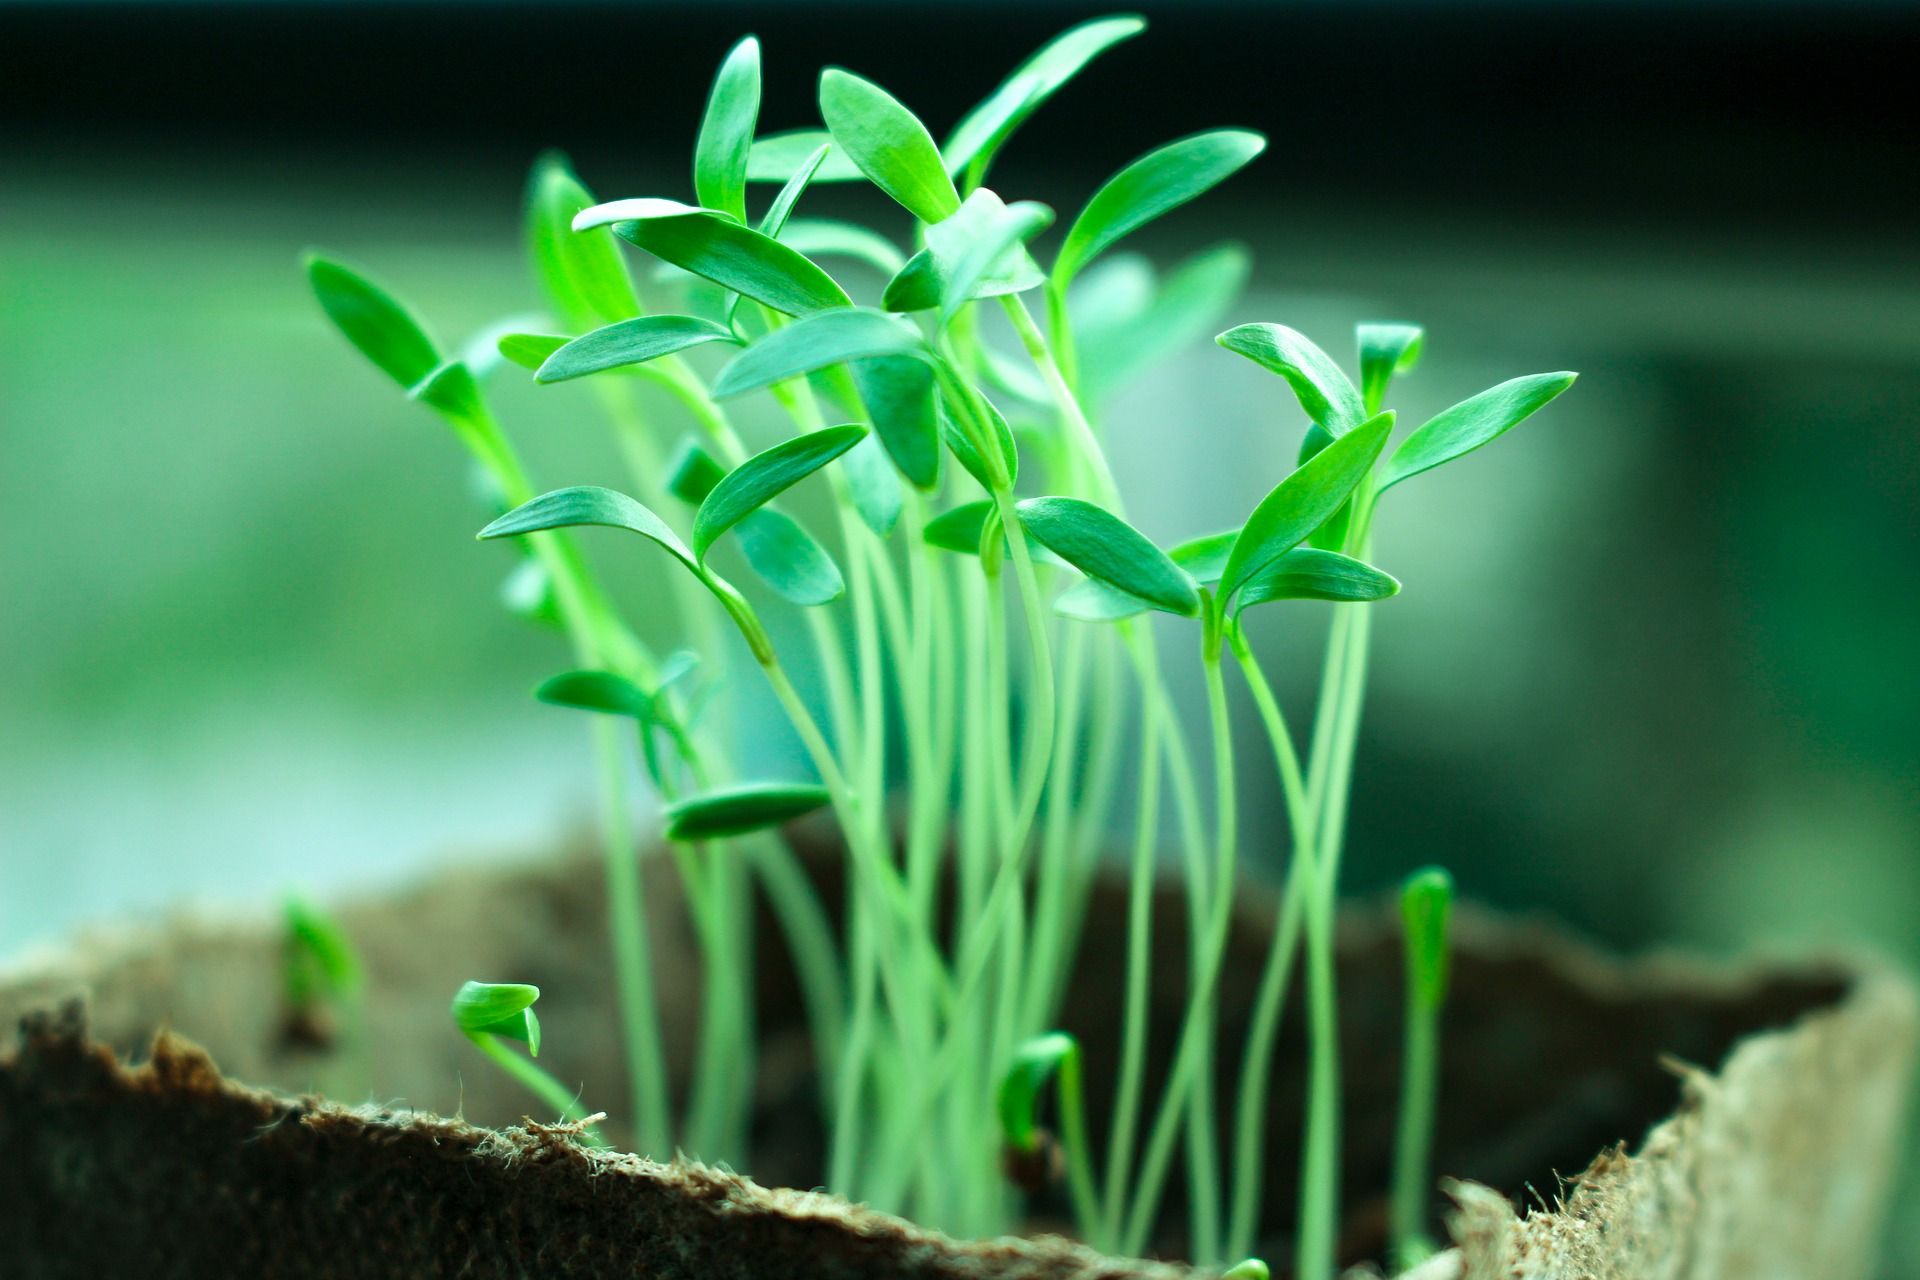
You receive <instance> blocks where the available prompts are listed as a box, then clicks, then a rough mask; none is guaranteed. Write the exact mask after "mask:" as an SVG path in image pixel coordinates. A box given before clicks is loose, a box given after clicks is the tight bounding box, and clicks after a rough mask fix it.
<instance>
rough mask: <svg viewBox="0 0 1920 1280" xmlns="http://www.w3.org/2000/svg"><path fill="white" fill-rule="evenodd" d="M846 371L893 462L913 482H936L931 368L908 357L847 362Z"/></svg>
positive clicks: (927, 485) (937, 455) (937, 468)
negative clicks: (851, 377)
mask: <svg viewBox="0 0 1920 1280" xmlns="http://www.w3.org/2000/svg"><path fill="white" fill-rule="evenodd" d="M847 369H848V371H849V372H850V373H851V374H852V375H853V383H854V387H855V389H856V390H858V392H859V393H860V399H861V401H862V403H864V404H865V405H866V409H867V413H868V415H869V416H870V417H871V418H872V419H873V430H874V434H875V435H877V436H878V437H879V438H880V443H881V445H882V446H884V447H885V449H886V451H887V456H888V457H890V458H892V459H893V465H894V466H896V467H898V468H900V474H902V475H904V476H905V477H906V478H907V479H908V480H910V481H912V482H913V484H914V485H916V486H917V487H919V488H921V489H932V488H934V487H935V486H936V485H938V484H939V483H940V428H939V423H938V421H937V419H936V417H935V413H934V404H933V369H932V367H931V366H930V365H928V364H927V362H926V361H924V360H917V359H915V358H914V357H912V356H897V355H896V356H871V357H868V358H866V359H863V360H851V361H848V363H847Z"/></svg>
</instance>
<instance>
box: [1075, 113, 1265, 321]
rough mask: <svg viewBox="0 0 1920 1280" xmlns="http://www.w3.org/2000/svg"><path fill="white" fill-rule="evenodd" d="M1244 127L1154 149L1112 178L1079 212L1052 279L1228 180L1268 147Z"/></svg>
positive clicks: (1198, 135) (1191, 138) (1077, 266)
mask: <svg viewBox="0 0 1920 1280" xmlns="http://www.w3.org/2000/svg"><path fill="white" fill-rule="evenodd" d="M1266 147H1267V140H1266V139H1265V138H1263V137H1261V136H1260V135H1259V134H1257V133H1251V132H1249V131H1247V130H1245V129H1215V130H1212V131H1211V132H1208V133H1196V134H1194V135H1193V136H1191V137H1187V138H1182V139H1180V140H1179V141H1178V142H1170V143H1168V144H1167V145H1166V146H1164V147H1161V148H1160V149H1158V150H1157V151H1149V152H1148V153H1147V154H1146V155H1143V156H1141V157H1140V158H1139V159H1138V160H1135V161H1134V162H1133V163H1132V164H1129V165H1128V166H1127V167H1126V168H1124V169H1122V170H1120V172H1118V173H1116V174H1114V175H1113V177H1111V178H1109V179H1107V182H1106V185H1105V186H1103V187H1101V188H1100V189H1099V190H1098V191H1096V192H1094V194H1093V199H1091V200H1089V201H1087V207H1086V208H1085V209H1082V210H1081V211H1080V216H1079V217H1078V218H1076V219H1075V220H1074V223H1073V227H1072V228H1071V229H1070V230H1069V231H1068V232H1067V238H1066V240H1065V241H1064V242H1063V243H1062V244H1061V246H1060V256H1059V257H1058V258H1056V259H1055V260H1054V264H1053V282H1054V286H1055V287H1056V288H1061V289H1064V288H1065V287H1066V286H1067V284H1068V282H1070V281H1071V280H1072V279H1073V277H1074V276H1075V275H1076V274H1077V273H1078V272H1079V271H1080V269H1081V268H1082V267H1084V266H1086V265H1087V264H1088V263H1089V262H1092V261H1093V260H1094V259H1095V258H1096V257H1098V256H1099V255H1100V254H1101V252H1102V251H1103V250H1105V249H1107V248H1108V247H1109V246H1111V245H1112V244H1113V243H1114V241H1116V240H1118V239H1120V238H1121V237H1122V236H1124V235H1127V234H1128V233H1130V232H1132V231H1135V230H1138V229H1139V228H1140V227H1142V226H1144V225H1146V224H1147V223H1149V222H1151V221H1153V220H1154V219H1155V218H1157V217H1159V216H1160V215H1161V214H1163V213H1166V212H1168V211H1169V210H1172V209H1177V208H1179V207H1180V206H1181V205H1183V204H1185V203H1186V202H1187V201H1189V200H1191V199H1193V198H1194V197H1195V196H1198V195H1200V194H1201V193H1203V192H1205V191H1207V190H1208V189H1209V188H1211V187H1213V186H1216V185H1217V184H1219V183H1221V182H1223V181H1225V180H1226V179H1227V178H1229V177H1231V176H1232V175H1233V174H1235V173H1236V172H1238V171H1239V170H1240V169H1241V168H1242V167H1243V166H1244V165H1246V164H1247V162H1248V161H1250V160H1252V159H1253V158H1254V157H1255V156H1257V155H1259V154H1260V153H1261V152H1262V151H1264V150H1266Z"/></svg>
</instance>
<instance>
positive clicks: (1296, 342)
mask: <svg viewBox="0 0 1920 1280" xmlns="http://www.w3.org/2000/svg"><path fill="white" fill-rule="evenodd" d="M1214 341H1215V342H1217V343H1219V344H1220V345H1221V346H1223V347H1225V348H1226V349H1227V350H1229V351H1232V352H1236V353H1238V354H1240V355H1243V356H1245V357H1246V358H1247V359H1249V360H1251V361H1253V362H1254V363H1255V364H1257V365H1259V366H1260V367H1261V368H1263V369H1266V370H1268V371H1269V372H1271V373H1277V374H1279V375H1280V376H1281V377H1282V378H1284V379H1286V382H1287V385H1288V386H1289V387H1292V388H1293V394H1294V397H1295V398H1296V399H1298V400H1299V401H1300V407H1301V408H1302V409H1304V410H1305V411H1306V414H1307V417H1309V418H1311V419H1313V421H1314V423H1315V425H1317V426H1319V427H1321V428H1322V429H1323V430H1325V431H1326V432H1327V433H1328V434H1329V435H1335V436H1341V435H1345V434H1346V433H1347V432H1349V431H1351V430H1353V429H1354V428H1355V427H1357V426H1359V425H1360V424H1361V423H1362V422H1364V421H1365V420H1366V418H1367V412H1366V407H1365V405H1364V404H1363V403H1362V402H1361V399H1360V392H1359V391H1358V390H1357V389H1356V388H1355V387H1354V385H1353V380H1352V379H1351V378H1349V377H1347V375H1346V374H1345V373H1344V372H1342V371H1341V369H1340V366H1339V365H1337V364H1335V363H1334V362H1333V357H1331V356H1329V355H1328V354H1327V353H1326V352H1325V351H1322V350H1321V349H1320V348H1319V347H1318V346H1315V345H1314V343H1313V341H1312V340H1311V339H1310V338H1308V337H1307V336H1306V335H1305V334H1303V333H1301V332H1299V331H1298V330H1296V329H1289V328H1288V327H1287V326H1286V325H1283V324H1243V325H1240V326H1238V327H1237V328H1233V329H1229V330H1227V331H1226V332H1225V333H1223V334H1221V335H1220V336H1219V337H1218V338H1215V339H1214Z"/></svg>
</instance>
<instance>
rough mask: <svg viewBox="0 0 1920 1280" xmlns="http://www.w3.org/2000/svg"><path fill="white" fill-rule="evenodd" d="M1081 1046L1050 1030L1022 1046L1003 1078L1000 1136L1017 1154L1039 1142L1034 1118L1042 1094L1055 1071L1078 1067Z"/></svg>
mask: <svg viewBox="0 0 1920 1280" xmlns="http://www.w3.org/2000/svg"><path fill="white" fill-rule="evenodd" d="M1079 1059H1080V1045H1079V1043H1078V1042H1077V1041H1075V1040H1074V1038H1073V1037H1072V1036H1070V1035H1068V1034H1067V1033H1066V1032H1064V1031H1049V1032H1048V1033H1047V1034H1045V1035H1041V1036H1035V1037H1034V1038H1033V1039H1031V1040H1029V1041H1027V1042H1026V1043H1025V1044H1023V1045H1021V1046H1020V1048H1019V1049H1018V1050H1017V1051H1016V1052H1015V1053H1014V1055H1013V1065H1012V1066H1010V1067H1008V1068H1007V1072H1006V1074H1005V1075H1003V1076H1001V1077H1000V1098H999V1102H1000V1133H1001V1136H1002V1137H1003V1138H1005V1139H1006V1143H1007V1145H1008V1146H1009V1147H1011V1148H1013V1149H1014V1150H1015V1151H1032V1150H1033V1149H1034V1147H1035V1145H1036V1143H1037V1141H1038V1134H1039V1125H1038V1123H1037V1122H1036V1120H1035V1116H1036V1114H1037V1113H1038V1111H1039V1109H1040V1091H1041V1090H1042V1089H1044V1088H1046V1086H1047V1081H1049V1080H1051V1079H1052V1078H1053V1076H1054V1073H1055V1072H1056V1071H1060V1070H1061V1069H1062V1068H1063V1067H1069V1065H1070V1064H1071V1065H1074V1066H1077V1065H1078V1063H1079Z"/></svg>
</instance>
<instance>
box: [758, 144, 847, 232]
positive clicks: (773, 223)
mask: <svg viewBox="0 0 1920 1280" xmlns="http://www.w3.org/2000/svg"><path fill="white" fill-rule="evenodd" d="M832 151H833V144H832V143H830V142H823V143H821V144H820V146H819V148H818V149H817V150H815V151H814V153H813V154H812V155H810V156H808V157H807V160H806V163H805V164H802V165H801V166H800V167H799V168H798V169H796V170H794V174H793V177H792V178H790V179H789V180H788V181H787V185H786V186H784V187H782V188H780V193H779V194H778V195H776V196H775V197H774V198H773V203H772V204H770V205H768V206H767V216H766V217H764V218H762V219H760V234H761V235H763V236H772V237H773V238H774V239H775V240H778V239H779V238H780V233H781V232H782V231H784V230H786V227H787V220H788V219H789V218H791V217H792V216H793V206H794V205H796V204H798V203H799V202H800V197H801V195H802V194H803V193H804V192H805V191H806V189H807V187H808V185H809V184H810V183H812V181H813V179H814V176H815V175H816V174H818V173H819V172H820V166H821V165H823V164H825V163H826V161H827V156H828V155H829V154H831V153H832Z"/></svg>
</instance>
